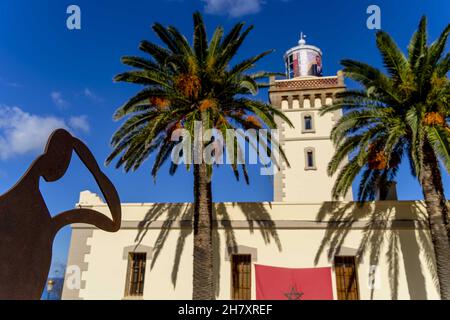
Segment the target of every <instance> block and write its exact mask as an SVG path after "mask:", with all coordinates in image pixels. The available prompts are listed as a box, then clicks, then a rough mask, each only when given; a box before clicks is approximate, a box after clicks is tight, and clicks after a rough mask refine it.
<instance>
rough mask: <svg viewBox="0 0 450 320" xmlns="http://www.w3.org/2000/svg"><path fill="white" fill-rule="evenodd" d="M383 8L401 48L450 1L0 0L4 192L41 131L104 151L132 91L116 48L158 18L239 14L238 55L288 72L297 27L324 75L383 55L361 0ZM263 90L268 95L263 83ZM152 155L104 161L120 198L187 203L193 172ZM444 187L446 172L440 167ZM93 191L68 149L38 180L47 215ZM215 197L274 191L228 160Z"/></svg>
mask: <svg viewBox="0 0 450 320" xmlns="http://www.w3.org/2000/svg"><path fill="white" fill-rule="evenodd" d="M70 4H76V5H78V6H80V8H81V12H82V29H81V30H78V31H69V30H68V29H67V28H66V19H67V14H66V9H67V7H68V6H69V5H70ZM372 4H376V5H378V6H379V7H380V8H381V19H382V29H384V30H386V31H388V32H389V33H390V34H391V35H392V36H393V37H394V38H395V39H396V40H397V42H398V44H399V46H400V47H401V48H403V49H405V48H406V45H407V43H408V41H409V39H410V37H411V35H412V32H413V31H414V30H415V28H416V26H417V24H418V21H419V19H420V17H421V15H423V14H426V15H427V16H428V18H429V34H430V38H431V39H435V38H436V37H437V36H438V35H439V33H440V32H441V31H442V30H443V28H444V27H445V25H446V24H447V23H449V21H450V2H449V1H448V0H432V1H422V0H409V1H405V0H396V1H365V0H349V1H300V0H264V1H262V0H184V1H183V0H159V1H156V0H155V1H148V0H145V1H144V0H128V1H118V0H90V1H87V0H71V1H64V0H58V1H56V0H53V1H52V0H40V1H29V0H3V1H1V2H0V192H2V193H3V192H5V191H7V190H8V189H9V188H10V187H11V186H12V185H13V184H14V183H15V182H16V181H17V180H18V179H19V178H20V176H21V175H22V174H23V173H24V172H25V170H26V169H27V167H28V165H29V164H30V163H31V161H32V160H33V159H34V157H35V156H36V155H38V154H39V153H40V152H41V151H42V148H43V145H44V142H45V137H46V135H47V134H48V133H49V132H50V131H51V130H52V129H53V128H55V127H65V128H68V129H70V130H71V131H72V132H73V133H74V134H76V135H77V136H79V137H80V138H82V139H83V140H84V141H85V142H86V143H87V144H88V145H89V147H90V148H91V150H92V151H93V153H94V155H95V156H96V158H97V159H98V161H99V162H100V163H103V161H104V159H105V158H106V157H107V155H108V153H109V152H110V150H111V149H110V147H109V140H110V137H111V135H112V133H113V132H114V130H115V129H116V128H117V127H118V123H115V122H113V121H112V113H113V112H114V110H115V109H116V108H117V107H119V106H120V105H121V103H123V102H124V101H125V100H126V98H127V97H129V96H131V95H132V94H133V93H135V92H136V90H137V88H135V87H133V86H131V85H125V84H114V83H113V82H112V78H113V76H114V75H115V74H117V73H119V72H122V71H124V70H125V69H126V68H125V67H124V66H122V65H121V64H120V57H121V56H123V55H134V54H140V53H139V51H138V50H137V46H138V44H139V42H140V41H141V40H143V39H148V40H155V39H156V38H155V36H154V34H153V33H152V31H151V29H150V26H151V24H152V23H154V22H161V23H163V24H172V25H175V26H177V27H178V28H179V29H180V30H181V31H182V32H183V33H185V34H186V35H188V36H189V35H190V34H192V18H191V15H192V12H194V11H195V10H200V11H201V12H203V13H204V17H205V21H206V24H207V26H208V29H209V30H210V32H211V31H212V30H213V28H214V27H215V26H216V25H218V24H220V25H223V26H224V27H225V28H227V29H229V28H230V27H231V26H232V25H233V24H235V23H236V22H238V21H240V20H244V21H246V22H247V23H248V24H254V25H255V29H254V31H253V32H252V34H251V36H250V37H249V39H248V41H247V43H245V45H244V46H243V48H242V50H241V52H240V53H239V55H238V59H239V58H241V59H242V58H245V57H249V56H253V55H255V54H257V53H260V52H262V51H265V50H267V49H275V50H276V52H275V53H273V54H272V55H270V56H269V57H267V58H265V59H264V60H263V61H261V63H260V64H259V65H258V69H261V70H270V71H281V72H283V71H284V70H283V68H284V66H283V60H282V56H283V53H284V52H285V51H286V50H287V49H289V48H290V47H292V46H294V45H295V44H296V43H297V41H298V39H299V34H300V32H301V31H304V32H305V33H306V34H307V36H308V38H307V41H308V42H309V43H311V44H315V45H317V46H319V47H320V48H321V49H322V51H323V52H324V69H325V72H324V73H325V74H326V75H334V74H336V72H337V70H339V61H340V60H341V59H343V58H352V59H356V60H361V61H365V62H369V63H371V64H373V65H375V66H381V61H380V58H379V56H378V53H377V51H376V48H375V41H374V31H373V30H369V29H367V28H366V19H367V17H368V15H367V14H366V9H367V7H368V6H369V5H372ZM261 97H262V98H264V99H266V97H267V94H266V93H263V94H261ZM150 168H151V163H150V161H149V162H147V163H146V164H145V165H144V166H143V167H142V168H141V169H140V170H139V171H138V172H136V173H133V174H124V173H123V171H122V170H115V169H114V167H109V168H104V170H105V172H106V173H107V175H108V176H109V177H110V178H111V180H113V182H114V183H115V185H116V187H117V189H118V191H119V194H120V196H121V199H122V201H123V202H184V201H191V200H192V177H191V174H189V173H186V172H184V171H183V170H180V171H179V172H178V173H177V174H176V176H174V177H171V176H169V175H168V173H167V171H166V170H162V171H161V173H160V175H159V177H158V180H157V183H156V184H154V183H153V180H152V178H151V176H150ZM444 175H445V177H444V183H445V188H446V194H447V197H449V196H450V191H449V189H450V180H449V178H448V176H447V175H446V173H444ZM86 189H89V190H92V191H97V190H98V189H97V187H96V186H95V183H94V181H93V179H92V178H91V177H90V175H89V174H88V172H86V170H85V169H83V167H82V166H81V164H80V161H79V160H78V159H76V158H74V160H73V163H72V164H71V168H70V169H69V171H68V173H67V175H66V176H65V177H64V178H63V179H62V180H60V181H58V182H56V183H52V184H47V183H45V182H42V184H41V190H42V192H43V194H44V196H45V198H46V200H47V203H48V206H49V209H50V211H51V212H52V214H57V213H58V212H61V211H64V210H67V209H68V208H72V207H73V206H74V204H75V203H76V202H77V200H78V196H79V192H80V191H82V190H86ZM398 191H399V197H400V199H403V200H409V199H421V198H422V194H421V190H420V187H419V186H418V184H417V182H416V181H415V180H414V179H413V178H412V177H411V176H410V175H409V170H408V169H407V168H403V169H402V170H401V172H400V177H399V190H398ZM213 192H214V201H269V200H271V198H272V181H271V180H270V178H267V177H262V176H260V175H259V174H257V167H252V168H251V185H250V186H247V185H245V184H244V183H238V182H236V181H235V180H234V177H233V175H232V174H231V171H230V170H229V168H226V167H224V168H220V169H219V170H217V171H216V173H215V176H214V184H213ZM69 241H70V228H66V229H64V230H62V231H61V232H60V233H59V234H58V236H57V238H56V240H55V244H54V261H55V262H63V263H64V262H65V261H66V257H67V248H68V245H69Z"/></svg>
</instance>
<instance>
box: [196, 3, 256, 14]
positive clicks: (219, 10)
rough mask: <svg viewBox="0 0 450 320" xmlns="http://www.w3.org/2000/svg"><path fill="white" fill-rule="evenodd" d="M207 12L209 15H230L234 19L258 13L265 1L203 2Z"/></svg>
mask: <svg viewBox="0 0 450 320" xmlns="http://www.w3.org/2000/svg"><path fill="white" fill-rule="evenodd" d="M202 1H203V2H205V12H206V13H209V14H217V15H228V16H230V17H232V18H236V17H240V16H244V15H247V14H254V13H258V12H259V11H260V10H261V6H262V4H263V0H202Z"/></svg>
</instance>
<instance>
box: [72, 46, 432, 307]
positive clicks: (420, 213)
mask: <svg viewBox="0 0 450 320" xmlns="http://www.w3.org/2000/svg"><path fill="white" fill-rule="evenodd" d="M314 54H315V55H314ZM285 58H286V67H287V74H288V79H287V80H275V79H272V80H271V87H270V91H269V95H270V100H271V103H272V104H273V105H275V106H277V107H279V108H280V109H281V110H282V111H283V112H284V113H285V114H286V115H287V116H288V117H289V119H290V120H291V121H292V123H293V124H294V126H295V128H289V127H288V126H287V125H286V124H285V123H280V128H281V130H280V131H281V136H280V143H281V145H282V146H283V148H284V150H285V152H286V155H287V158H288V159H289V161H290V164H291V167H290V168H286V167H285V166H283V167H282V169H281V170H280V171H279V172H278V173H277V174H276V176H275V179H274V201H273V202H271V203H222V204H215V206H214V213H215V217H216V225H215V227H214V248H215V249H214V254H215V263H214V276H215V282H216V296H217V298H218V299H223V300H229V299H256V298H257V293H256V291H257V281H256V276H255V265H264V266H272V267H280V268H298V269H301V268H323V267H329V268H331V270H332V272H331V279H332V280H331V282H332V283H331V286H332V292H333V298H334V299H342V300H344V299H439V290H438V286H437V279H436V272H435V265H434V260H433V259H434V252H433V248H432V243H431V239H430V233H429V230H428V227H427V221H426V212H425V207H424V204H423V203H422V202H419V201H416V202H412V201H411V202H410V201H397V200H396V195H395V192H391V194H390V196H389V198H388V199H386V200H384V201H376V202H372V203H366V204H365V205H364V206H362V207H360V206H358V205H357V204H356V203H354V202H352V195H351V193H349V194H348V195H347V197H346V198H344V199H341V201H339V202H332V201H331V200H332V198H331V189H332V187H333V184H334V178H331V177H329V176H328V175H327V165H328V162H329V161H330V159H331V157H332V155H333V153H334V147H333V144H332V142H331V140H330V132H331V130H332V128H333V126H334V125H335V123H336V121H337V120H338V119H339V117H340V116H341V113H340V112H335V113H334V114H328V115H325V116H320V115H319V109H320V108H321V106H322V105H324V104H331V103H332V102H333V100H334V99H335V96H336V93H338V92H339V91H342V90H344V89H345V86H344V80H343V76H342V74H341V73H338V75H337V76H328V77H322V76H321V73H322V65H321V59H322V56H321V51H320V49H318V48H316V47H314V46H310V45H306V43H305V41H304V40H303V39H301V41H300V42H299V46H298V47H295V48H293V49H291V50H289V51H288V52H287V54H286V57H285ZM305 59H306V61H305ZM78 206H81V207H86V208H91V209H94V210H97V211H100V212H102V213H104V214H105V215H109V211H108V207H107V205H106V204H105V203H103V201H102V200H101V199H100V198H99V197H98V196H96V195H95V194H92V193H90V192H88V191H85V192H82V193H81V195H80V202H79V204H78ZM122 215H123V221H122V228H121V230H120V231H119V232H117V233H113V234H111V233H106V232H103V231H101V230H97V229H95V228H94V227H91V226H87V225H74V226H73V227H72V239H71V245H70V251H69V258H68V263H67V265H68V272H67V274H66V281H65V285H64V290H63V299H114V300H116V299H118V300H119V299H183V300H184V299H191V297H192V274H193V259H192V250H193V234H192V228H191V221H192V204H188V203H186V204H167V203H159V204H149V203H129V204H127V203H124V204H123V205H122ZM77 277H78V279H77ZM287 290H288V288H287Z"/></svg>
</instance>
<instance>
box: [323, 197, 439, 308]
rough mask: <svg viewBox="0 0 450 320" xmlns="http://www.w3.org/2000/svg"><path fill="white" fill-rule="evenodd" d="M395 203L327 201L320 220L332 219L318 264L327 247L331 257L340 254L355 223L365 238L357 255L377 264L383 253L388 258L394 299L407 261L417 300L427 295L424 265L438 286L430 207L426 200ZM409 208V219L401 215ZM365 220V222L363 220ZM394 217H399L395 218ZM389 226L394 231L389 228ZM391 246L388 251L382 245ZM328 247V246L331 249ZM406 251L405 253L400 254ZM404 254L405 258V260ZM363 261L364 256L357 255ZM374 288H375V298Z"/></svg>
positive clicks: (413, 296)
mask: <svg viewBox="0 0 450 320" xmlns="http://www.w3.org/2000/svg"><path fill="white" fill-rule="evenodd" d="M400 206H402V204H401V202H400V203H398V202H397V204H395V203H394V202H391V201H376V202H373V203H367V204H365V205H363V206H361V205H359V204H358V203H356V202H351V203H347V204H345V205H340V204H339V203H333V202H325V203H324V204H323V205H322V207H321V209H320V211H319V213H318V215H317V220H318V221H324V220H327V221H329V224H328V227H327V230H326V233H325V236H324V238H323V239H322V243H321V245H320V247H319V249H318V251H317V254H316V257H315V261H314V262H315V264H317V263H318V261H319V259H320V256H321V255H322V254H323V253H324V252H325V251H326V250H327V251H326V254H327V258H328V260H329V261H332V259H333V257H334V256H335V255H339V253H340V250H341V248H343V243H344V241H345V239H346V237H347V235H348V233H349V231H350V230H351V229H352V227H353V228H355V227H360V228H361V229H362V239H361V242H360V244H359V247H358V250H357V257H363V256H367V257H368V258H369V265H371V266H373V265H375V266H377V265H378V264H379V260H380V257H381V255H382V254H385V257H386V259H387V262H388V267H389V279H390V283H389V285H390V290H391V299H393V300H396V299H398V284H399V268H400V263H401V262H402V261H403V268H404V270H405V276H406V281H407V285H408V291H409V295H410V298H411V299H413V300H425V299H427V292H426V284H425V277H424V275H423V273H422V268H428V270H430V272H431V275H432V278H433V282H434V285H435V286H436V288H437V286H438V282H437V274H436V266H435V263H434V254H433V252H434V250H433V247H432V242H431V237H430V234H429V231H428V228H427V224H426V221H427V219H426V211H425V207H424V205H423V204H421V203H419V202H417V203H415V204H414V205H412V206H409V205H408V206H405V205H403V206H402V208H400ZM406 208H409V211H410V212H409V215H408V219H405V216H404V215H401V213H402V210H403V212H404V211H405V209H406ZM361 220H364V222H366V223H364V224H363V225H362V226H360V225H357V224H360V223H361V222H362V221H361ZM393 220H395V221H394V222H393ZM412 223H416V224H417V225H418V228H416V232H406V230H407V229H409V230H410V231H411V228H412V225H411V224H412ZM387 230H389V231H390V232H386V231H387ZM385 245H386V246H387V251H386V252H382V248H383V247H384V246H385ZM327 248H328V249H327ZM421 248H422V249H421ZM421 251H423V254H424V255H425V260H426V266H422V265H421V261H420V260H419V256H420V253H421ZM400 254H402V257H401V256H400ZM402 258H403V260H402ZM357 260H358V261H360V260H361V259H357ZM373 295H374V289H371V299H373Z"/></svg>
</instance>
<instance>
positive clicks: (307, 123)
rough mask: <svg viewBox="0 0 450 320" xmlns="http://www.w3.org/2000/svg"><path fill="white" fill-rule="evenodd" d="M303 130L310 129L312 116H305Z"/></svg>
mask: <svg viewBox="0 0 450 320" xmlns="http://www.w3.org/2000/svg"><path fill="white" fill-rule="evenodd" d="M304 119H305V130H312V128H313V127H312V117H311V116H305V118H304Z"/></svg>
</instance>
